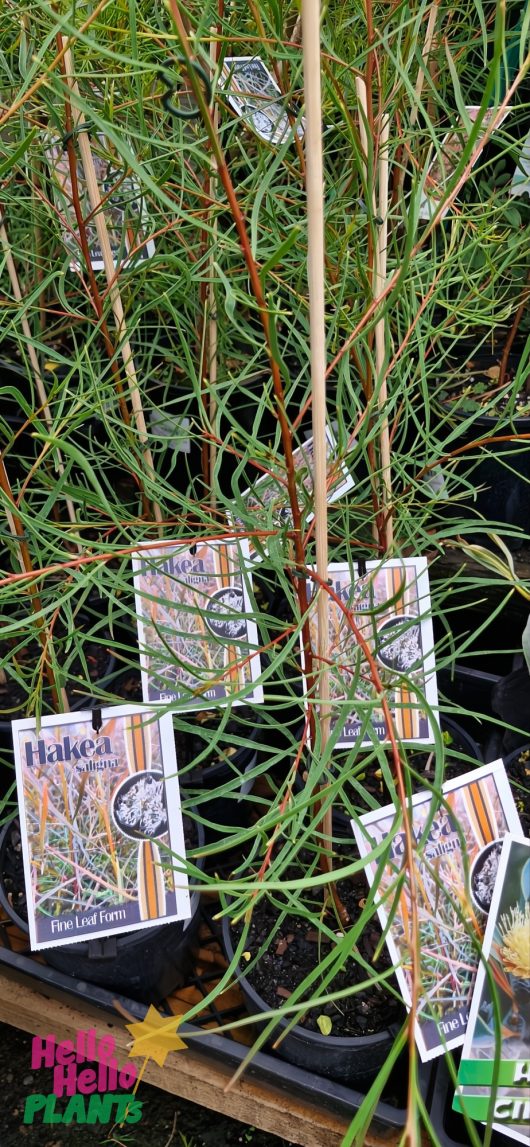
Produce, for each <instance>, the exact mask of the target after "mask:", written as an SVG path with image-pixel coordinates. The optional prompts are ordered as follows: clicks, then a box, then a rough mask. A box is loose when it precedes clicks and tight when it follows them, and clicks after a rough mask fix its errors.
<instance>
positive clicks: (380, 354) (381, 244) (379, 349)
mask: <svg viewBox="0 0 530 1147" xmlns="http://www.w3.org/2000/svg"><path fill="white" fill-rule="evenodd" d="M389 131H390V120H389V117H388V116H387V115H384V116H383V120H382V124H381V131H380V135H379V158H378V165H377V167H378V180H377V183H378V188H377V193H378V207H377V215H378V219H379V223H378V224H377V226H378V232H377V243H376V246H375V259H374V276H373V285H374V299H379V298H380V297H381V296H382V295H383V294H384V291H385V287H386V265H387V257H386V252H387V242H388V139H389ZM374 214H375V212H374ZM385 329H386V321H385V317H384V315H380V316H379V318H378V320H377V322H376V325H375V370H376V378H377V384H376V385H377V405H378V408H379V412H380V414H381V416H382V421H381V431H380V437H379V448H380V454H381V476H382V482H383V497H382V504H383V505H382V508H383V511H384V512H385V511H387V510H388V507H389V506H390V505H391V504H392V467H391V462H390V435H389V429H388V414H387V403H388V389H387V382H386V375H385V341H386V340H385ZM393 536H394V533H393V526H392V517H391V516H389V517H388V518H387V519H385V548H386V549H389V548H390V546H391V545H392V541H393Z"/></svg>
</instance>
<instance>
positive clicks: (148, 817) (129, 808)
mask: <svg viewBox="0 0 530 1147" xmlns="http://www.w3.org/2000/svg"><path fill="white" fill-rule="evenodd" d="M111 812H112V818H113V820H114V824H115V825H116V828H117V829H119V831H120V832H122V833H123V835H124V836H128V837H129V838H130V840H154V839H156V837H159V836H163V835H164V833H165V832H167V830H168V816H167V807H166V799H165V791H164V774H163V773H161V772H158V771H157V770H155V769H152V770H145V771H143V772H140V773H134V774H133V775H132V776H130V777H126V778H125V780H124V781H122V782H121V784H119V785H118V787H117V789H116V791H115V793H114V794H113V797H112V801H111Z"/></svg>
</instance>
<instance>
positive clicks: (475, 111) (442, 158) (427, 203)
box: [419, 104, 513, 219]
mask: <svg viewBox="0 0 530 1147" xmlns="http://www.w3.org/2000/svg"><path fill="white" fill-rule="evenodd" d="M480 111H481V108H480V106H477V105H471V106H469V107H466V114H467V116H468V119H469V120H471V123H472V124H473V123H475V120H476V119H477V118H478V116H479V114H480ZM512 111H513V106H512V105H511V104H509V105H508V106H507V107H506V108H504V111H503V113H502V115H501V116H500V118H499V120H498V122H497V124H496V125H495V130H498V129H499V128H500V126H501V124H502V123H504V120H505V119H506V117H507V116H508V115H510V112H512ZM496 114H497V108H487V109H486V111H485V112H484V115H483V118H482V123H481V125H480V131H479V134H478V136H477V139H476V140H475V144H479V143H480V142H481V140H482V139H483V137H484V135H485V133H486V131H487V130H488V127H489V125H490V123H491V121H492V119H493V117H494V116H495V115H496ZM468 134H469V133H468V131H467V128H466V125H465V123H464V121H463V119H462V118H461V117H460V116H459V117H458V119H457V122H456V125H455V127H454V128H453V129H452V130H451V131H448V132H447V135H445V136H444V138H443V140H442V142H441V144H440V153H439V155H437V156H435V158H434V159H433V160H432V162H431V164H430V166H429V167H428V169H427V175H426V178H425V188H424V192H423V195H422V197H421V200H420V208H419V218H420V219H432V218H433V216H434V215H436V214H437V213H438V207H439V205H440V203H441V202H442V200H443V198H444V194H445V190H446V187H447V184H448V183H449V181H450V179H451V176H452V175H453V172H454V171H455V170H456V168H457V166H458V164H459V162H460V159H461V156H462V154H463V151H464V148H465V146H466V143H467V139H468ZM448 210H449V208H448V207H447V208H445V209H444V210H443V211H441V212H440V213H439V218H440V219H443V218H444V217H445V216H446V215H447V212H448Z"/></svg>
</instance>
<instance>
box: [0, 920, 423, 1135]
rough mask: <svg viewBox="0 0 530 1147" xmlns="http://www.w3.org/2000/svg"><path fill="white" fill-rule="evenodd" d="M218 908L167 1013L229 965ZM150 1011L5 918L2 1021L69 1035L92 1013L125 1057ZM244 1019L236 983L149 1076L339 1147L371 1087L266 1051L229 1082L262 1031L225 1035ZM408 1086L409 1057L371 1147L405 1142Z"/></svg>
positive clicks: (259, 1123) (285, 1131)
mask: <svg viewBox="0 0 530 1147" xmlns="http://www.w3.org/2000/svg"><path fill="white" fill-rule="evenodd" d="M212 914H213V909H210V910H208V909H206V910H204V911H203V919H202V923H201V928H200V932H199V939H198V943H197V947H196V949H195V966H194V970H193V971H192V973H191V974H190V976H189V980H188V983H187V984H186V985H185V986H184V987H182V988H180V989H178V990H177V991H176V992H175V993H174V995H172V996H170V997H168V999H167V1000H166V1001H165V1003H164V1005H163V1006H162V1010H163V1011H166V1012H167V1014H183V1013H185V1012H186V1011H188V1009H189V1008H190V1006H191V1005H192V1004H195V1003H198V1002H200V1001H201V1000H202V999H205V997H206V996H207V995H208V993H209V992H210V991H211V990H212V988H213V986H214V984H215V983H216V982H217V981H218V980H219V978H220V976H221V974H222V971H223V969H224V967H225V966H226V961H225V960H224V957H223V955H222V952H221V949H220V946H219V943H218V940H217V930H216V925H215V924H214V922H213V921H212ZM7 981H9V983H8V982H7ZM146 1011H147V1008H146V1006H145V1005H144V1004H140V1003H138V1002H137V1001H135V1000H131V999H129V998H126V997H124V996H117V995H116V993H111V992H108V991H106V990H105V989H103V988H100V987H96V986H95V985H93V984H89V983H87V982H86V981H82V980H77V979H74V978H72V977H70V976H66V975H64V974H63V973H61V972H58V971H56V970H55V969H52V968H50V967H49V966H48V965H47V964H46V963H45V962H44V961H43V960H42V959H40V958H38V959H37V958H36V957H35V956H33V955H32V953H31V952H30V951H29V948H28V943H27V937H26V936H24V935H23V934H22V933H21V932H20V931H19V930H18V929H17V928H16V926H14V925H13V924H12V923H11V922H8V921H5V920H3V921H2V920H0V1021H2V1022H4V1023H8V1024H11V1025H13V1026H15V1027H19V1028H22V1029H23V1030H25V1031H28V1032H30V1033H32V1034H40V1035H44V1034H46V1033H49V1032H53V1033H54V1034H55V1036H56V1037H57V1038H58V1039H59V1038H61V1039H65V1038H75V1035H76V1033H77V1031H79V1030H83V1028H85V1029H86V1025H87V1019H86V1017H87V1016H89V1017H90V1027H95V1028H96V1031H97V1032H98V1036H100V1035H103V1034H108V1033H109V1030H110V1031H112V1034H113V1036H114V1039H115V1041H116V1048H117V1051H118V1052H122V1053H123V1060H124V1059H126V1058H127V1051H128V1044H130V1038H131V1037H130V1035H129V1032H128V1031H127V1030H126V1029H125V1027H124V1023H125V1022H126V1019H125V1017H127V1016H128V1017H129V1018H130V1019H133V1020H134V1019H143V1017H144V1015H145V1013H146ZM243 1015H246V1012H245V1008H244V1005H243V1001H242V998H241V995H240V993H239V989H238V988H237V986H234V985H232V986H231V987H229V988H228V989H227V990H225V991H224V992H223V993H221V995H220V996H219V997H218V998H217V999H216V1000H215V1002H214V1003H213V1004H210V1005H208V1006H207V1007H205V1008H204V1010H203V1012H201V1014H200V1015H199V1016H198V1017H197V1018H196V1021H195V1023H194V1024H193V1025H190V1024H183V1025H182V1027H181V1028H180V1029H179V1034H181V1035H182V1036H183V1038H184V1039H185V1041H186V1044H187V1050H186V1051H185V1052H181V1053H179V1054H178V1055H177V1054H172V1055H170V1056H169V1057H168V1059H167V1060H166V1063H165V1066H164V1067H163V1068H160V1067H158V1066H157V1064H156V1063H155V1062H154V1060H150V1061H149V1064H148V1066H147V1068H146V1070H145V1074H144V1076H143V1078H144V1079H145V1080H146V1081H147V1082H148V1083H151V1084H154V1085H155V1086H157V1087H160V1088H162V1089H163V1090H165V1091H169V1092H171V1093H172V1094H174V1095H178V1096H180V1097H182V1098H184V1099H187V1100H191V1101H192V1102H194V1103H199V1104H202V1105H203V1106H206V1107H208V1108H210V1109H211V1110H217V1111H219V1112H221V1113H222V1114H223V1115H229V1116H231V1117H232V1118H234V1119H240V1120H242V1121H243V1122H245V1123H249V1124H251V1125H253V1126H254V1127H259V1128H260V1129H261V1130H264V1131H270V1132H272V1133H273V1134H275V1135H280V1136H283V1137H284V1138H286V1139H289V1140H291V1141H292V1142H294V1143H298V1144H301V1145H302V1147H321V1145H322V1143H324V1142H325V1143H326V1147H339V1144H340V1143H341V1141H342V1139H343V1136H344V1134H345V1132H346V1129H347V1127H348V1125H349V1123H350V1122H351V1119H352V1117H353V1116H354V1114H355V1112H356V1111H357V1110H358V1108H359V1106H360V1105H361V1103H362V1101H363V1098H364V1095H363V1094H362V1093H360V1092H358V1091H355V1090H353V1089H350V1088H348V1087H346V1086H344V1085H343V1084H340V1083H335V1082H334V1081H333V1080H329V1079H325V1078H323V1077H322V1076H316V1075H312V1074H310V1073H309V1072H307V1071H304V1070H302V1069H300V1068H296V1067H293V1066H291V1065H290V1064H288V1063H285V1061H283V1060H280V1059H277V1058H275V1057H274V1056H272V1055H269V1054H266V1053H264V1052H258V1053H257V1054H256V1055H255V1056H254V1057H253V1059H252V1061H251V1063H250V1065H249V1066H248V1067H247V1068H246V1069H245V1072H244V1074H243V1076H242V1077H241V1078H240V1079H239V1080H238V1081H237V1082H236V1083H235V1084H234V1085H233V1086H232V1087H229V1083H230V1078H231V1076H232V1075H233V1073H234V1071H235V1069H236V1068H237V1067H238V1066H239V1064H240V1063H241V1062H242V1060H243V1059H244V1057H245V1055H246V1053H247V1051H248V1045H250V1044H251V1043H252V1041H253V1038H254V1037H255V1034H256V1033H255V1032H253V1031H252V1029H251V1028H249V1027H245V1028H243V1029H241V1031H239V1030H238V1031H236V1033H235V1036H236V1038H234V1037H232V1035H231V1033H228V1034H227V1033H224V1034H222V1035H221V1034H217V1033H216V1030H215V1029H216V1028H218V1027H219V1026H220V1025H222V1024H225V1023H228V1022H231V1021H233V1020H235V1019H237V1018H238V1017H240V1016H243ZM206 1030H207V1031H208V1034H207V1035H205V1031H206ZM242 1038H244V1039H245V1041H246V1043H242V1042H241V1039H242ZM118 1058H119V1056H118ZM428 1067H429V1065H427V1067H426V1068H423V1069H422V1073H421V1086H422V1091H423V1093H424V1098H425V1099H426V1098H427V1092H428V1089H429V1084H430V1079H431V1075H432V1072H431V1071H430V1070H427V1068H428ZM406 1086H407V1069H406V1063H403V1062H402V1063H401V1069H400V1070H399V1069H398V1070H396V1071H395V1073H394V1076H393V1078H392V1079H391V1080H390V1081H389V1084H388V1086H387V1088H386V1090H385V1092H384V1094H383V1098H382V1100H381V1101H380V1102H379V1103H378V1105H377V1107H376V1109H375V1112H374V1116H373V1119H372V1123H371V1125H370V1130H369V1131H368V1132H367V1133H366V1135H365V1137H364V1143H365V1144H366V1147H378V1145H380V1144H386V1145H387V1147H391V1145H394V1144H397V1143H398V1142H399V1140H400V1138H401V1136H402V1131H403V1127H404V1124H405V1120H406V1108H405V1097H406ZM425 1142H427V1140H425Z"/></svg>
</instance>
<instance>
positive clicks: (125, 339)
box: [64, 48, 162, 522]
mask: <svg viewBox="0 0 530 1147" xmlns="http://www.w3.org/2000/svg"><path fill="white" fill-rule="evenodd" d="M64 63H65V69H66V77H65V78H66V83H67V85H68V87H69V89H70V91H71V92H72V95H73V96H74V97H75V98H76V99H79V98H80V92H79V86H78V84H77V81H76V79H75V76H74V62H73V55H72V50H71V48H67V49H66V51H65V53H64ZM72 118H73V122H74V130H76V131H77V140H78V144H79V152H80V155H81V163H82V166H83V172H84V176H85V182H86V186H87V192H88V198H89V202H90V207H91V210H92V213H93V217H94V225H95V227H96V230H97V235H98V241H99V245H100V249H101V256H102V259H103V266H104V270H105V278H106V280H107V286H108V289H109V297H110V301H111V306H112V313H113V315H114V321H115V323H116V330H117V332H118V340H119V345H120V351H121V356H122V359H123V369H124V371H125V376H126V378H127V383H128V386H129V394H130V397H131V404H132V408H133V413H134V418H135V422H136V427H137V430H138V434H139V438H140V442H141V444H142V447H143V457H144V461H145V465H146V468H147V470H148V471H149V474H150V477H151V478H153V479H156V473H155V469H154V466H153V457H152V454H151V450H150V448H149V446H148V433H147V426H146V422H145V415H144V411H143V406H142V399H141V396H140V390H139V387H138V376H137V374H136V369H135V365H134V358H133V353H132V347H131V344H130V341H129V336H128V333H127V325H126V322H125V312H124V309H123V302H122V298H121V294H120V289H119V287H118V283H117V278H116V268H115V266H114V257H113V254H112V247H111V243H110V237H109V231H108V227H107V221H106V219H105V214H104V212H103V210H102V209H101V194H100V190H99V185H98V180H97V174H96V167H95V163H94V157H93V155H92V148H91V145H90V141H89V138H88V135H87V133H86V131H80V130H79V129H80V128H81V127H83V126H84V124H85V122H86V121H85V117H84V114H83V112H82V111H81V110H80V108H79V107H77V106H76V104H75V102H74V100H72ZM153 512H154V516H155V519H156V521H157V522H162V513H161V510H160V507H159V505H158V503H157V502H153Z"/></svg>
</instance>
